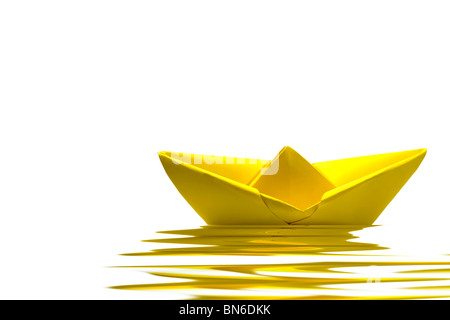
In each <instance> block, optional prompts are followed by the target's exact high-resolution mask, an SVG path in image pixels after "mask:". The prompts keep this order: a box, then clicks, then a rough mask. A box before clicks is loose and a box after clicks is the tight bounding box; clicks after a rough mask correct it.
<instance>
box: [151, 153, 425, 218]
mask: <svg viewBox="0 0 450 320" xmlns="http://www.w3.org/2000/svg"><path fill="white" fill-rule="evenodd" d="M425 154H426V149H417V150H409V151H402V152H394V153H385V154H378V155H372V156H364V157H355V158H348V159H340V160H333V161H325V162H318V163H314V164H310V163H309V162H308V161H306V160H305V159H304V158H303V157H302V156H301V155H299V154H298V153H297V152H296V151H295V150H293V149H292V148H290V147H284V148H283V149H282V150H281V151H280V152H279V153H278V155H277V156H276V157H275V158H274V159H273V160H271V161H268V160H260V159H244V158H231V157H222V156H205V155H199V154H186V153H174V152H167V151H163V152H159V157H160V159H161V162H162V164H163V167H164V169H165V171H166V173H167V175H168V176H169V178H170V179H171V180H172V182H173V184H174V185H175V186H176V188H177V189H178V191H179V192H180V193H181V194H182V196H183V197H184V198H185V199H186V201H187V202H188V203H189V204H190V205H191V206H192V208H193V209H194V210H195V211H196V212H197V213H198V214H199V215H200V217H202V218H203V220H204V221H205V222H206V223H208V224H213V225H228V224H233V225H248V224H254V225H261V224H266V225H280V224H281V225H286V224H310V225H317V224H345V225H355V224H357V225H371V224H372V223H373V222H374V221H375V220H376V219H377V218H378V216H379V215H380V214H381V212H382V211H383V210H384V209H385V208H386V206H387V205H388V204H389V202H391V200H392V199H393V198H394V197H395V195H396V194H397V193H398V192H399V191H400V189H401V188H402V187H403V185H404V184H405V183H406V182H407V181H408V179H409V178H410V177H411V176H412V175H413V173H414V172H415V171H416V169H417V168H418V167H419V165H420V163H421V162H422V160H423V158H424V157H425Z"/></svg>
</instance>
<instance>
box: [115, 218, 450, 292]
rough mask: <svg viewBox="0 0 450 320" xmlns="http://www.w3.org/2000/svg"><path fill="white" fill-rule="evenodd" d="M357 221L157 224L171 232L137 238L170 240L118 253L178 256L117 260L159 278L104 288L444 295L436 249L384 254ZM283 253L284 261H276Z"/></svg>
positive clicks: (447, 260) (442, 263)
mask: <svg viewBox="0 0 450 320" xmlns="http://www.w3.org/2000/svg"><path fill="white" fill-rule="evenodd" d="M364 228H365V227H363V226H302V225H300V226H285V227H284V226H283V227H279V226H204V227H200V228H197V229H188V230H173V231H161V232H159V233H162V234H167V235H173V236H176V237H173V236H172V237H166V238H163V239H150V240H144V242H148V243H152V244H154V243H158V244H161V243H162V244H166V245H169V246H171V247H163V248H157V249H153V250H151V251H146V252H134V253H125V254H123V255H124V256H134V257H153V258H158V257H159V259H160V262H164V261H165V259H167V257H169V256H170V257H179V259H178V260H179V262H177V263H176V264H170V265H167V264H161V263H158V264H154V265H135V266H121V267H122V268H137V269H139V270H145V271H146V272H147V273H148V274H150V275H152V276H157V277H163V278H165V279H167V281H166V282H160V281H157V282H153V283H152V282H150V283H143V284H129V285H120V286H113V287H111V288H114V289H128V290H152V291H157V290H165V292H167V291H171V292H184V293H186V294H188V295H190V296H191V297H192V298H194V299H425V298H448V297H450V257H449V256H448V255H441V256H439V257H438V259H434V260H433V261H429V260H423V259H422V260H421V259H417V258H414V259H412V258H411V257H404V256H397V255H390V254H389V250H388V249H389V248H386V247H381V246H379V245H377V244H373V243H366V242H358V241H357V240H356V239H357V238H358V237H356V236H354V235H353V232H355V231H359V230H362V229H364ZM177 245H181V246H177ZM174 246H175V247H174ZM374 252H375V253H376V254H373V253H374ZM222 256H225V257H229V259H227V261H226V263H225V264H224V263H223V262H222V263H214V257H222ZM249 257H255V258H256V257H270V258H271V260H270V262H264V263H261V262H258V263H248V262H244V261H243V260H242V259H244V258H245V259H247V258H249ZM286 257H288V258H289V259H290V260H291V262H282V263H281V262H278V261H277V259H279V260H280V261H281V258H286ZM196 258H201V259H200V260H201V261H199V262H198V263H196V260H195V259H196ZM282 260H285V259H282ZM205 261H207V263H205ZM222 261H223V259H222ZM246 261H247V260H246ZM259 261H261V260H259Z"/></svg>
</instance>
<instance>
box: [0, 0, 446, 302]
mask: <svg viewBox="0 0 450 320" xmlns="http://www.w3.org/2000/svg"><path fill="white" fill-rule="evenodd" d="M449 16H450V4H449V3H448V1H411V0H409V1H392V0H390V1H261V0H258V1H247V0H240V1H209V0H208V1H111V0H108V1H92V0H90V1H3V2H1V4H0V108H1V109H0V214H1V224H0V227H1V232H0V237H1V239H0V241H1V242H0V243H1V250H0V261H1V263H0V268H1V269H0V271H1V272H0V298H3V299H55V298H56V299H116V298H117V299H128V298H145V297H146V296H145V294H144V295H143V294H142V293H138V292H130V291H122V290H112V289H108V288H106V287H108V286H111V285H116V284H118V283H120V281H122V280H119V278H118V277H119V276H120V275H125V272H124V271H123V273H122V272H121V271H118V270H117V269H116V270H112V269H110V268H107V267H108V266H111V265H115V264H116V263H121V264H127V262H128V261H126V260H120V259H123V258H124V257H122V256H118V254H119V253H124V252H134V251H139V250H143V249H144V248H147V247H145V245H143V244H142V243H141V242H140V241H141V240H143V239H148V238H152V237H154V235H155V233H154V232H155V231H157V230H167V229H177V228H178V229H179V228H185V227H190V226H194V227H196V226H200V225H203V224H204V223H203V221H202V220H201V219H200V218H199V217H198V216H197V215H196V213H195V212H194V211H193V210H192V209H191V208H190V207H189V206H188V204H187V203H186V202H185V201H184V200H183V198H182V197H181V196H180V195H179V194H178V192H177V191H176V189H175V187H174V186H173V185H172V184H171V182H170V180H169V179H168V178H167V176H166V174H165V172H164V170H163V168H162V166H161V164H160V162H159V159H158V157H157V152H158V151H162V150H166V151H179V152H189V153H202V154H214V155H227V156H240V157H249V158H263V159H271V158H272V157H273V156H274V155H275V154H276V153H277V152H278V151H279V149H281V148H282V147H283V146H285V145H289V146H291V147H293V148H294V149H296V150H297V151H298V152H299V153H300V154H302V155H303V156H304V157H305V158H307V159H308V160H310V161H311V162H317V161H324V160H332V159H338V158H345V157H352V156H362V155H370V154H377V153H384V152H393V151H402V150H408V149H416V148H427V149H428V154H427V156H426V158H425V160H424V162H423V163H422V166H421V167H420V168H419V169H418V171H417V172H416V174H415V175H414V176H413V177H412V178H411V180H410V181H409V182H408V184H407V185H406V186H405V187H404V189H402V191H401V192H400V193H399V195H398V196H397V197H396V198H395V200H394V201H393V202H392V203H391V204H390V205H389V207H388V208H387V209H386V210H385V211H384V213H383V214H382V216H381V217H380V218H379V220H378V221H377V224H383V225H386V226H389V228H390V229H389V230H392V232H391V233H389V232H386V233H384V234H383V235H382V237H384V238H380V237H378V238H377V239H376V241H378V242H381V243H383V241H385V242H388V243H390V242H391V241H394V240H395V241H397V243H398V244H400V245H401V244H405V246H406V243H407V244H408V248H410V249H411V248H417V250H419V249H423V250H422V251H427V250H429V248H430V246H431V248H436V246H438V245H439V246H440V247H442V249H443V250H444V251H445V249H446V248H447V243H450V241H447V240H448V237H447V234H446V230H447V228H448V224H449V222H450V217H449V215H450V212H449V209H448V197H449V195H448V191H449V186H448V181H449V180H450V176H449V165H448V161H449V159H450V152H449V143H448V139H449V136H450V134H449V133H450V129H449V126H448V122H449V116H448V111H447V110H448V108H449V105H450V91H449V89H450V59H449V57H450V41H449V39H450V19H449ZM446 241H447V242H446ZM426 243H427V244H426ZM145 250H147V249H145ZM446 253H448V250H447V251H446ZM119 260H120V262H119ZM128 276H129V277H130V278H127V279H124V280H123V282H124V283H127V282H128V283H132V282H133V279H132V274H131V273H130V274H128V273H127V274H126V277H128Z"/></svg>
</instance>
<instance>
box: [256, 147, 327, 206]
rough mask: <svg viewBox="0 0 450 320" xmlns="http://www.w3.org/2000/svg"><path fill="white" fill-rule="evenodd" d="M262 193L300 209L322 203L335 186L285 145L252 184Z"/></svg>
mask: <svg viewBox="0 0 450 320" xmlns="http://www.w3.org/2000/svg"><path fill="white" fill-rule="evenodd" d="M249 185H250V186H252V187H254V188H256V189H258V190H259V191H260V192H261V193H263V194H266V195H269V196H271V197H274V198H277V199H280V200H282V201H284V202H286V203H289V204H290V205H293V206H295V207H296V208H298V209H300V210H305V209H308V208H309V207H311V206H313V205H314V204H316V203H318V202H319V201H320V200H321V198H322V196H323V194H324V193H325V192H327V191H328V190H331V189H333V188H334V185H333V184H332V183H331V182H330V181H328V179H327V178H326V177H325V176H324V175H322V173H320V171H318V170H317V169H316V168H315V167H314V166H313V165H312V164H310V163H309V162H308V161H307V160H306V159H305V158H303V157H302V156H301V155H300V154H298V153H297V152H296V151H295V150H294V149H292V148H291V147H284V148H283V149H282V150H281V151H280V152H279V153H278V155H277V156H276V157H275V158H274V159H273V160H272V161H271V167H268V168H266V169H263V170H262V171H261V173H260V174H259V175H258V176H256V177H255V179H254V180H253V181H251V182H250V183H249Z"/></svg>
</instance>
